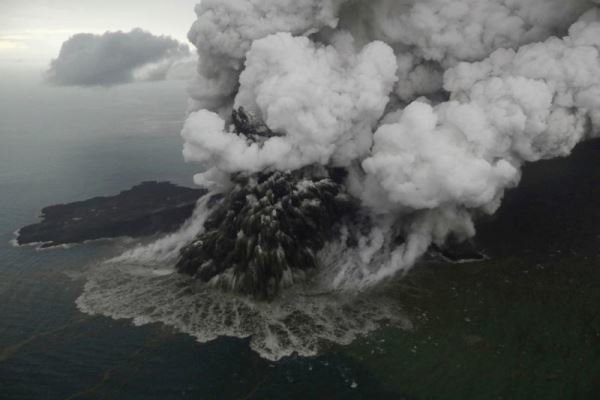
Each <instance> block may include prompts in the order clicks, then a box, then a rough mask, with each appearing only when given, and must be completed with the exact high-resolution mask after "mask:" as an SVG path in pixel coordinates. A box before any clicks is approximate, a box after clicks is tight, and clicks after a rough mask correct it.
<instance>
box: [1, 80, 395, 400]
mask: <svg viewBox="0 0 600 400" xmlns="http://www.w3.org/2000/svg"><path fill="white" fill-rule="evenodd" d="M0 72H2V77H1V78H0V399H3V400H4V399H49V400H51V399H74V398H77V399H79V398H82V399H178V398H195V399H199V398H200V399H212V398H215V399H216V398H219V399H229V398H270V399H276V398H286V399H287V398H300V397H304V396H307V395H308V396H309V395H310V394H311V393H312V394H313V395H314V398H333V397H337V396H340V397H341V398H352V397H355V398H360V397H362V395H364V393H375V394H379V393H383V389H381V388H379V387H378V385H377V383H376V381H375V380H374V379H372V378H371V377H370V376H369V374H368V372H367V371H364V370H363V369H362V367H361V366H360V365H358V364H356V363H355V362H353V361H352V360H349V359H348V360H347V359H346V358H345V357H344V356H343V355H342V354H340V353H339V352H336V351H329V352H327V353H326V354H325V355H323V356H320V357H312V358H303V357H299V356H292V357H287V358H285V359H284V360H281V361H279V362H271V361H269V360H267V359H265V358H264V357H261V356H260V355H259V354H258V353H257V352H255V351H253V350H252V349H251V347H250V341H251V339H250V338H248V339H235V338H216V337H217V336H215V338H216V340H212V341H210V342H209V343H206V344H201V343H198V342H197V341H196V338H194V337H193V336H190V335H187V334H184V333H180V332H179V331H180V330H181V329H180V330H178V329H176V327H175V328H174V327H173V326H169V325H165V324H159V323H155V324H149V325H145V326H141V327H140V326H135V325H134V324H132V323H131V321H130V320H119V321H116V320H113V319H111V318H108V317H104V316H102V315H98V316H90V315H88V314H85V313H82V312H81V311H80V310H79V309H78V308H77V305H76V300H77V299H78V298H79V297H80V296H81V294H82V293H83V292H84V286H85V285H86V283H87V282H89V279H90V276H96V277H98V276H99V277H100V279H101V277H102V274H103V271H95V272H91V271H94V265H97V264H98V263H99V261H101V260H105V259H108V258H110V257H113V256H116V255H118V254H120V253H121V252H123V251H124V250H125V249H127V248H128V246H133V245H132V244H128V243H123V242H117V243H115V242H109V241H106V242H102V241H100V242H94V243H89V244H86V245H81V246H73V247H71V248H67V249H53V250H45V251H39V250H36V249H35V248H32V247H21V248H16V247H13V246H12V245H11V243H10V241H11V240H12V239H13V232H14V231H15V230H17V229H18V228H20V227H22V226H24V225H27V224H30V223H33V222H35V220H36V215H37V214H38V213H39V210H40V209H41V208H42V207H44V206H47V205H51V204H58V203H62V202H70V201H75V200H80V199H86V198H89V197H93V196H97V195H107V194H113V193H117V192H118V191H120V190H123V189H127V188H129V187H131V186H132V185H134V184H137V183H139V182H140V181H143V180H170V181H172V182H176V183H179V184H183V185H191V184H192V182H191V180H192V175H193V173H194V172H195V171H196V170H197V166H190V165H186V164H184V163H183V160H182V156H181V146H182V141H181V139H180V137H179V130H180V128H181V123H182V120H183V118H184V114H185V109H186V92H185V86H186V85H185V83H184V82H163V83H152V84H136V85H126V86H123V87H119V88H112V89H102V88H101V89H77V88H54V87H47V86H44V85H43V84H42V83H41V81H40V77H39V73H37V72H36V71H34V70H31V71H29V70H21V71H18V72H16V71H10V70H3V71H0ZM94 274H95V275H94ZM99 274H100V275H99ZM107 276H108V277H109V279H112V278H114V276H113V275H109V274H108V273H107ZM135 282H137V285H138V286H142V287H146V286H147V285H152V284H153V282H154V281H152V280H149V281H144V280H143V278H140V279H139V280H136V281H135ZM110 283H111V284H112V286H108V287H107V288H105V289H106V290H112V289H116V290H117V291H118V288H119V285H120V283H121V282H120V281H119V280H118V279H117V281H110ZM111 295H112V296H117V297H118V296H119V294H118V293H116V294H115V293H112V294H111ZM162 295H163V297H159V300H160V301H167V302H168V301H172V300H173V299H169V298H168V297H164V292H163V293H162ZM113 298H114V300H115V301H116V302H115V303H113V302H110V303H111V304H113V308H114V307H119V306H120V307H121V308H123V310H124V311H123V312H125V313H129V314H127V315H126V316H129V317H135V315H131V313H132V312H136V310H137V311H139V312H140V315H141V316H142V317H143V316H144V312H145V311H146V310H145V309H144V308H141V309H140V308H139V305H137V304H135V307H134V306H133V305H134V304H133V303H132V300H135V299H128V298H116V297H113ZM144 299H145V301H147V300H148V297H147V295H146V297H145V298H144ZM106 300H107V299H106V298H104V302H103V303H101V304H104V305H106V304H105V303H106ZM213 301H214V298H213ZM184 306H190V304H189V300H188V302H187V303H186V301H183V302H179V303H177V302H173V304H172V307H171V308H168V309H167V310H168V311H169V312H173V313H175V312H177V311H178V310H177V309H176V307H184ZM191 306H193V304H191ZM179 311H183V310H181V309H179ZM111 312H112V314H113V315H114V314H115V312H116V313H117V314H118V312H119V310H118V309H117V310H114V309H113V310H110V311H107V312H106V314H108V315H111ZM138 322H140V321H138ZM147 322H152V321H147ZM171 325H173V324H171ZM251 331H252V330H251V329H250V330H249V331H248V332H251ZM205 332H206V331H205ZM190 333H192V334H193V333H194V332H190ZM346 333H347V332H342V333H340V335H342V336H343V334H346ZM238 336H239V335H238ZM357 380H360V381H361V383H363V386H361V388H360V389H358V388H357V383H356V381H357ZM371 380H372V382H371ZM357 396H358V397H357Z"/></svg>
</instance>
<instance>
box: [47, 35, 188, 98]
mask: <svg viewBox="0 0 600 400" xmlns="http://www.w3.org/2000/svg"><path fill="white" fill-rule="evenodd" d="M190 64H192V61H191V60H190V51H189V47H188V45H187V44H183V43H180V42H179V41H177V40H175V39H173V38H171V37H168V36H155V35H153V34H151V33H150V32H146V31H143V30H142V29H140V28H136V29H133V30H132V31H130V32H121V31H117V32H106V33H104V34H102V35H96V34H91V33H79V34H77V35H74V36H72V37H71V38H69V39H68V40H67V41H65V42H64V43H63V45H62V47H61V50H60V53H59V55H58V57H57V58H56V59H54V60H52V62H51V63H50V67H49V69H48V70H47V71H46V74H45V78H46V80H47V81H48V82H49V83H52V84H56V85H59V86H113V85H119V84H125V83H131V82H137V81H157V80H165V79H171V78H172V79H186V78H189V77H191V71H190V69H191V68H190ZM193 64H195V62H194V63H193Z"/></svg>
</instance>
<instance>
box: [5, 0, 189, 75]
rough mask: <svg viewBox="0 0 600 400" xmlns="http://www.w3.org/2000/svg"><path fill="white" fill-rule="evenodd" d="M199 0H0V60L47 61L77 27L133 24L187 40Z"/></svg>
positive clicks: (101, 29) (111, 28) (85, 29)
mask: <svg viewBox="0 0 600 400" xmlns="http://www.w3.org/2000/svg"><path fill="white" fill-rule="evenodd" d="M199 1H200V0H0V62H4V63H7V62H8V63H11V62H26V63H35V64H47V63H48V62H49V61H50V59H52V58H55V57H56V56H57V55H58V52H59V50H60V46H61V44H62V43H63V42H64V41H65V40H67V39H68V38H69V37H70V36H72V35H74V34H76V33H80V32H89V33H104V32H106V31H115V30H123V31H129V30H131V29H133V28H136V27H139V28H142V29H145V30H148V31H150V32H152V33H153V34H155V35H170V36H172V37H174V38H176V39H178V40H180V41H182V42H184V43H187V39H186V35H187V31H188V29H189V28H190V26H191V24H192V22H193V21H194V19H195V14H194V5H195V4H196V3H198V2H199Z"/></svg>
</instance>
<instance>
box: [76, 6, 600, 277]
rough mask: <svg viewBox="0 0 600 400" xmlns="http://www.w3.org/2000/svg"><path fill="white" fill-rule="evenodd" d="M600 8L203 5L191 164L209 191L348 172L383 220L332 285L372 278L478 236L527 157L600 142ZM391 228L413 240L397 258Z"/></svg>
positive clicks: (197, 32)
mask: <svg viewBox="0 0 600 400" xmlns="http://www.w3.org/2000/svg"><path fill="white" fill-rule="evenodd" d="M597 3H598V1H592V0H574V1H568V2H565V1H563V0H430V1H416V0H403V1H395V0H372V1H367V0H324V1H321V0H319V1H317V0H301V1H292V0H284V1H282V0H204V1H203V2H202V3H201V4H200V5H198V6H197V8H196V13H197V15H198V20H197V21H196V23H195V24H194V25H193V26H192V29H191V30H190V33H189V39H190V41H192V43H194V44H195V46H196V47H197V49H198V53H199V65H198V77H197V78H196V81H195V83H194V86H193V87H192V90H191V96H192V100H193V101H192V106H191V107H192V109H191V113H190V115H189V118H188V120H187V122H186V124H185V127H184V129H183V133H182V134H183V137H184V138H185V141H186V143H185V149H184V155H185V158H186V159H187V160H189V161H196V162H200V163H202V164H203V165H204V167H205V168H206V172H205V173H203V174H200V175H198V176H197V177H196V181H197V182H198V183H200V184H204V185H224V184H226V182H225V181H224V177H226V176H227V175H228V174H229V173H232V172H238V171H249V172H256V171H259V170H263V169H267V168H271V169H278V170H290V169H297V168H300V167H303V166H307V165H311V164H321V165H329V166H342V167H346V168H347V169H348V170H349V171H350V175H349V177H348V179H347V182H346V185H347V187H348V190H349V191H350V192H351V193H352V194H354V195H355V196H356V197H357V198H360V199H361V200H362V202H363V205H364V207H365V208H367V209H368V210H370V212H371V214H372V215H373V216H376V218H375V220H377V221H380V222H379V223H378V224H377V226H375V227H374V228H373V231H372V232H371V233H370V234H368V235H366V236H365V237H364V238H362V239H361V241H360V243H359V247H358V250H356V251H358V252H359V253H360V254H359V257H350V256H349V257H348V260H347V261H345V262H344V263H343V268H342V269H341V272H340V273H341V274H342V275H343V276H342V275H338V276H336V277H335V279H334V282H335V284H336V285H338V286H341V285H345V284H349V282H350V281H352V282H353V283H354V284H356V283H359V284H368V283H372V282H377V281H378V280H380V279H383V278H385V277H388V276H391V275H394V274H396V273H398V272H399V271H406V270H407V269H408V268H410V267H411V266H412V265H413V264H414V262H415V261H416V260H417V259H418V258H419V257H420V256H421V255H422V254H423V253H424V252H425V251H426V250H427V248H428V247H429V246H430V245H431V244H432V243H435V244H440V245H441V244H443V242H444V241H446V240H447V239H448V238H449V237H450V236H452V237H454V238H457V239H465V238H468V237H471V236H473V235H474V234H475V228H474V222H473V218H474V217H475V216H477V215H479V214H486V213H487V214H491V213H494V212H495V211H496V210H497V209H498V207H499V206H500V203H501V200H502V197H503V194H504V193H505V191H506V190H507V189H509V188H511V187H514V186H516V185H517V184H518V183H519V179H520V169H521V167H522V166H523V164H524V163H526V162H533V161H537V160H541V159H547V158H552V157H559V156H566V155H568V154H569V153H570V152H571V150H572V149H573V147H574V146H575V145H576V144H577V143H578V142H580V141H581V140H583V139H585V138H586V137H590V136H592V135H594V134H596V133H597V132H598V128H599V127H600V53H599V52H600V11H599V9H598V8H596V7H595V4H597ZM65 53H67V51H66V50H65ZM241 106H243V107H244V108H245V109H247V110H250V111H251V112H253V113H254V114H255V115H257V116H258V117H260V118H262V119H263V120H264V121H265V122H266V124H267V125H268V126H269V127H270V128H271V129H272V130H274V131H276V132H279V133H281V134H283V135H282V136H275V137H271V138H269V139H268V140H266V141H265V142H264V143H261V144H258V143H250V142H249V141H247V140H246V139H245V138H243V137H241V136H238V135H236V134H235V133H233V132H232V131H231V129H230V128H229V126H228V121H227V118H228V117H227V116H228V115H229V114H230V112H231V109H232V107H241ZM398 230H399V231H401V232H402V233H403V235H404V236H405V237H406V241H405V243H404V244H403V245H402V246H400V247H397V248H392V247H390V243H389V241H390V234H389V233H390V232H391V231H395V232H397V231H398ZM357 260H358V261H357ZM348 277H351V279H350V278H348Z"/></svg>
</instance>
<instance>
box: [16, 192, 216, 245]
mask: <svg viewBox="0 0 600 400" xmlns="http://www.w3.org/2000/svg"><path fill="white" fill-rule="evenodd" d="M206 193H207V192H206V190H202V189H192V188H187V187H181V186H177V185H174V184H172V183H169V182H155V181H147V182H142V183H140V184H139V185H136V186H134V187H133V188H131V189H128V190H125V191H122V192H121V193H119V194H117V195H114V196H107V197H95V198H92V199H88V200H84V201H77V202H74V203H68V204H59V205H53V206H49V207H46V208H44V209H42V211H41V215H40V218H41V221H40V222H37V223H35V224H32V225H28V226H25V227H23V228H21V229H20V230H19V231H17V232H16V239H15V242H16V244H17V245H19V246H23V245H39V247H40V248H50V247H56V246H62V245H69V244H80V243H83V242H87V241H90V240H98V239H110V238H117V237H125V236H126V237H134V238H137V237H143V236H149V235H153V234H157V233H169V232H173V231H175V230H177V229H178V228H179V227H180V226H181V225H182V224H183V223H184V222H185V221H186V220H187V219H188V218H189V217H190V216H191V215H192V212H193V211H194V208H195V205H196V202H197V200H198V199H199V198H200V197H202V196H203V195H205V194H206Z"/></svg>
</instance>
